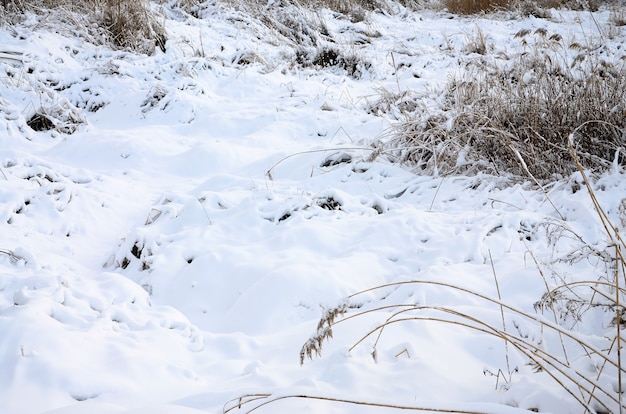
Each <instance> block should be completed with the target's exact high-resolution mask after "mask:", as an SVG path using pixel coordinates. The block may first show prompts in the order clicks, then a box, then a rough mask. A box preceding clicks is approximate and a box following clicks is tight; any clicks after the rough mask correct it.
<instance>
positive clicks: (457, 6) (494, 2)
mask: <svg viewBox="0 0 626 414" xmlns="http://www.w3.org/2000/svg"><path fill="white" fill-rule="evenodd" d="M510 3H511V2H510V1H508V0H444V4H445V7H446V8H447V9H448V11H449V12H450V13H454V14H476V13H485V12H490V11H494V10H498V9H505V8H508V7H509V5H510Z"/></svg>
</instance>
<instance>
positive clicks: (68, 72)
mask: <svg viewBox="0 0 626 414" xmlns="http://www.w3.org/2000/svg"><path fill="white" fill-rule="evenodd" d="M161 12H162V13H163V15H164V16H165V17H163V22H164V24H165V28H166V31H167V34H168V38H169V40H168V43H167V50H166V52H161V51H160V50H157V51H156V53H155V54H154V55H152V56H146V55H139V54H133V53H130V52H122V51H114V50H112V49H110V48H107V47H105V46H101V45H97V46H96V45H93V44H90V43H89V42H87V41H85V39H84V38H81V37H80V36H73V35H71V31H69V33H68V31H67V30H62V29H59V27H62V26H61V24H60V23H59V24H55V23H54V22H51V21H47V22H44V21H42V20H45V18H43V17H36V16H34V15H28V16H27V18H26V19H24V20H23V21H22V22H20V23H17V24H15V25H4V26H1V27H0V167H1V170H0V172H1V174H0V235H1V237H0V405H1V408H0V411H2V412H3V413H16V414H17V413H19V414H29V413H44V412H45V413H49V414H52V413H55V414H76V413H89V414H100V413H107V414H108V413H136V414H146V413H150V414H157V413H177V414H178V413H180V414H187V413H188V414H192V413H200V412H211V413H221V412H222V410H223V409H226V410H227V409H229V408H234V409H233V410H232V411H230V412H246V411H247V410H248V409H250V408H253V406H254V404H258V403H262V402H263V401H264V400H263V399H261V400H259V401H258V403H253V405H251V406H247V405H244V406H242V408H241V410H237V409H236V405H237V403H236V402H234V403H233V402H231V403H229V401H231V400H233V399H237V398H239V397H240V396H242V395H247V394H271V395H272V396H291V395H301V396H303V395H307V396H317V397H323V398H337V399H346V400H354V401H362V402H371V403H381V404H392V405H399V406H411V407H431V408H433V409H438V410H451V411H444V412H457V411H454V410H459V411H458V412H481V413H483V412H484V413H518V412H526V410H528V409H537V410H539V411H541V412H552V413H569V412H572V413H575V412H583V411H582V409H581V408H580V406H579V405H578V403H576V401H575V399H574V398H573V397H572V396H571V395H569V394H568V393H567V392H566V391H564V390H563V389H562V388H561V387H559V386H558V384H557V383H556V382H555V381H554V380H553V379H551V378H550V376H549V375H547V374H546V373H545V372H535V371H537V369H536V368H537V367H533V366H531V365H529V364H528V359H527V358H525V357H524V356H523V355H521V354H520V353H519V352H516V351H515V350H514V349H512V348H510V347H509V348H507V347H506V346H505V344H504V342H502V341H501V340H499V339H497V338H494V337H493V336H492V335H487V334H481V333H479V332H476V331H475V330H471V329H465V328H462V327H460V326H459V325H450V324H446V323H437V322H434V321H413V322H407V323H405V324H396V325H397V326H396V325H394V326H390V327H389V328H388V329H387V330H386V331H385V333H384V335H383V336H382V338H381V340H380V342H379V343H378V344H377V346H376V358H372V355H371V354H372V350H373V344H374V340H375V337H371V338H368V339H366V340H365V341H364V342H362V343H361V344H360V345H359V346H357V347H356V348H354V349H353V350H352V351H350V352H349V351H348V350H349V348H350V347H351V346H352V345H353V344H354V343H355V342H357V341H358V340H359V339H360V338H361V336H363V335H365V334H366V333H367V332H368V331H369V330H370V329H372V328H373V327H375V326H376V323H377V322H378V323H380V322H381V321H384V320H385V318H386V317H387V316H388V314H386V313H384V312H379V313H372V314H371V315H367V316H364V317H362V318H355V319H352V320H350V321H346V322H345V323H344V322H342V323H341V325H338V326H337V327H336V328H335V329H334V338H333V339H332V340H331V341H329V342H326V343H324V345H323V349H322V356H321V358H314V359H313V360H308V359H305V361H304V364H303V365H300V351H301V347H302V346H303V344H304V343H305V342H306V341H307V340H308V339H309V337H310V336H312V335H314V334H315V333H316V329H317V324H318V320H319V318H320V317H321V316H322V313H323V311H324V310H325V309H329V308H332V307H334V306H337V305H339V304H341V303H342V302H343V301H344V300H345V298H346V297H347V296H348V295H350V294H353V293H355V292H357V291H361V290H365V289H368V288H371V287H375V286H378V285H382V284H389V283H396V282H402V281H410V280H421V281H435V282H437V283H440V284H439V285H435V284H408V285H396V286H392V287H389V288H388V289H382V290H380V291H374V292H370V293H368V294H364V295H362V296H363V297H360V296H359V297H357V299H358V300H362V301H363V302H362V303H361V304H366V303H379V304H383V305H384V304H391V303H410V304H413V305H415V304H417V305H420V306H421V305H424V306H430V307H447V308H453V309H457V310H458V311H459V312H466V313H469V314H472V315H475V316H476V317H477V318H480V319H481V320H484V321H490V322H492V323H493V324H495V325H498V324H502V317H501V313H500V307H498V306H496V305H494V304H493V303H489V302H485V301H483V300H480V299H479V298H478V297H476V296H475V295H470V294H468V293H467V292H465V291H461V290H455V289H450V288H446V287H445V286H444V285H442V284H451V285H455V286H459V287H462V288H465V289H469V290H471V291H473V292H479V293H481V294H484V295H487V296H489V297H492V298H498V295H500V296H501V297H502V300H503V302H506V303H508V304H510V305H512V306H514V307H515V308H518V309H521V310H523V311H525V312H530V313H532V314H535V315H537V317H539V318H546V320H551V319H550V318H551V313H550V312H546V315H545V316H544V315H542V314H541V312H537V311H536V309H535V307H534V305H535V304H536V303H537V302H538V301H539V300H540V299H541V298H542V295H543V294H544V293H545V292H546V285H550V286H551V287H553V286H557V285H559V284H561V283H562V282H564V281H565V282H569V281H574V280H589V279H593V280H595V279H599V278H602V276H603V275H606V269H605V267H604V264H603V263H602V262H601V261H600V260H598V259H597V255H596V254H595V253H596V252H604V251H608V250H607V244H608V241H607V238H606V235H605V234H604V231H603V229H602V226H601V225H600V224H599V221H598V219H597V215H596V213H595V211H594V209H593V205H592V201H591V199H590V197H589V194H588V193H587V191H586V190H585V189H584V186H582V181H581V178H580V175H575V176H573V177H571V178H569V179H567V180H564V181H563V182H559V183H556V184H554V185H550V186H548V187H547V188H546V193H544V192H542V191H541V190H539V189H538V188H537V187H535V186H533V185H530V184H529V183H524V182H522V181H521V180H517V179H512V178H510V177H508V178H507V177H489V176H472V177H462V176H450V177H432V176H419V175H416V174H414V172H412V171H411V169H410V166H402V165H399V164H394V163H391V162H390V161H389V160H387V159H386V158H385V157H384V156H378V157H374V156H373V155H374V154H373V149H372V147H371V144H372V143H374V142H375V140H377V139H378V138H380V137H381V136H385V134H386V133H388V131H389V129H390V128H391V127H392V126H393V125H394V122H396V121H397V119H400V118H401V117H402V114H400V113H399V112H398V111H397V110H394V108H389V111H377V110H374V109H372V108H377V106H376V104H377V103H378V104H380V102H379V101H380V100H381V93H382V95H384V94H385V91H387V92H388V93H394V92H395V91H397V92H402V91H411V96H421V97H423V99H432V100H433V102H435V101H437V99H438V96H439V95H438V94H439V92H438V91H439V90H440V88H442V87H443V86H444V85H445V83H446V81H447V80H448V77H449V76H451V75H452V74H455V73H459V72H461V71H462V70H463V68H464V67H465V65H466V64H467V63H468V62H469V61H471V60H472V59H485V58H491V56H500V55H499V53H500V52H502V53H505V54H508V55H514V54H515V53H518V52H521V51H523V48H524V47H525V42H523V41H522V40H523V39H522V38H521V37H520V36H517V37H516V36H515V35H516V34H519V33H520V31H521V30H523V29H529V30H530V34H529V35H528V36H529V38H532V36H537V34H533V33H534V31H535V30H537V29H542V28H544V29H546V30H547V31H548V33H549V34H555V33H557V34H560V35H561V36H562V38H563V39H567V41H574V40H578V41H585V39H591V38H594V39H601V40H602V43H603V45H604V47H605V48H606V52H605V55H606V56H608V59H613V60H614V61H615V62H620V61H621V62H623V59H624V56H625V55H624V37H622V36H621V35H615V30H619V29H615V28H614V27H613V28H612V29H611V30H613V35H612V36H610V37H609V36H608V35H607V33H608V31H609V30H608V27H609V25H610V23H609V22H608V20H609V12H608V11H606V10H601V11H600V12H597V13H594V14H593V15H592V14H589V13H587V12H572V11H556V10H553V11H552V19H550V20H547V19H538V18H532V17H531V18H523V19H522V18H516V19H511V18H508V17H507V16H505V15H503V16H499V17H495V18H480V19H479V18H475V17H473V18H459V17H458V16H452V15H449V14H447V13H444V12H430V11H424V12H410V11H406V10H399V11H398V12H397V13H391V14H389V13H387V14H385V13H371V14H370V15H368V16H367V19H366V20H365V21H362V22H354V23H353V22H350V20H347V19H345V18H344V17H342V16H340V15H337V14H334V13H331V12H329V11H320V12H319V18H320V19H322V20H323V21H324V22H325V24H326V25H327V26H328V28H329V31H330V34H331V36H333V38H334V39H335V42H336V43H337V44H338V45H339V46H338V47H340V48H342V49H341V50H346V51H350V52H351V53H352V54H353V56H356V57H357V58H358V61H359V62H361V63H360V66H359V67H358V69H359V73H358V76H350V74H349V73H347V72H346V71H345V70H344V69H343V68H341V67H333V66H330V67H311V66H303V65H298V64H296V63H294V62H296V59H295V57H294V56H295V54H296V52H297V46H294V45H290V44H288V43H285V42H284V41H282V40H281V39H280V38H279V37H278V36H277V35H276V34H272V32H271V30H269V29H268V28H267V27H264V26H262V25H261V24H260V23H259V22H258V21H256V20H254V19H253V18H252V17H250V16H247V15H245V13H241V12H235V11H233V10H231V9H230V8H228V7H226V6H223V5H220V4H213V5H207V6H206V7H205V8H204V9H203V10H202V13H201V17H202V18H201V19H197V18H193V17H191V16H189V15H185V14H184V13H183V12H181V11H180V10H178V11H177V10H175V9H173V8H171V7H169V8H168V7H166V8H164V9H163V10H162V11H161ZM54 16H55V15H54V14H53V15H52V17H54ZM55 27H56V28H57V29H55ZM477 28H480V30H482V32H483V33H484V34H485V36H486V40H487V45H488V46H489V48H490V49H489V50H490V53H489V55H488V56H487V57H484V56H480V55H476V54H472V53H469V52H468V49H467V47H466V46H467V44H468V42H471V39H472V38H473V37H474V36H475V35H476V33H477V32H476V31H477ZM620 59H621V60H620ZM364 62H365V63H367V64H365V63H364ZM378 108H380V105H379V106H378ZM396 109H397V108H396ZM36 113H46V114H48V115H49V117H50V118H51V119H52V120H53V121H54V122H55V123H56V127H55V128H54V129H52V130H48V131H41V132H37V131H34V130H33V129H32V128H30V127H29V126H28V125H27V121H28V120H29V119H31V117H32V116H33V115H34V114H36ZM593 183H594V190H595V191H596V196H597V198H598V200H599V201H600V203H601V204H602V206H603V208H604V209H605V210H606V212H607V213H608V215H609V218H610V219H611V220H612V221H613V223H615V224H616V225H619V226H621V228H623V225H624V222H626V211H625V210H626V202H625V201H624V200H625V199H626V180H625V179H624V174H623V171H622V170H621V169H619V168H617V167H616V168H615V169H614V171H612V172H609V173H606V174H603V175H602V176H595V177H594V179H593ZM581 188H582V189H581ZM579 236H580V237H579ZM594 249H595V250H594ZM535 260H536V262H535ZM494 275H495V276H494ZM542 275H543V276H542ZM498 290H499V292H498ZM572 306H573V305H572ZM577 312H578V314H579V315H580V317H581V321H580V322H578V323H577V321H576V320H575V318H574V319H571V316H573V315H576V314H577ZM380 313H382V315H380ZM428 315H430V316H432V314H430V313H429V314H428ZM562 316H563V318H562V319H561V320H560V321H559V322H560V323H561V324H562V326H564V327H566V328H567V329H570V328H571V329H573V331H574V332H577V335H582V336H584V337H585V338H588V339H589V341H591V342H592V343H594V344H596V345H597V346H598V347H599V348H601V349H606V348H608V347H609V346H610V342H609V341H608V340H606V339H605V338H606V337H607V336H609V335H610V334H611V331H614V329H615V328H614V327H613V328H612V327H611V326H610V323H611V320H612V318H613V317H614V316H615V315H614V313H611V312H609V311H607V309H606V308H602V307H598V308H593V309H588V308H582V309H574V310H572V313H570V314H569V316H568V315H565V314H563V315H562ZM568 318H569V319H568ZM507 325H508V326H507V327H506V329H510V330H512V331H516V332H517V333H518V334H519V335H520V336H522V337H524V338H527V340H528V341H529V342H532V343H536V344H538V345H537V346H539V347H543V348H545V349H548V350H550V351H551V352H552V350H554V349H556V351H553V352H557V351H558V349H559V347H560V345H559V344H558V341H557V339H556V338H552V337H550V335H548V334H547V333H545V332H542V329H541V327H540V326H539V325H536V324H535V325H533V324H532V323H531V321H529V320H526V319H524V318H521V317H518V316H516V315H515V314H513V315H508V316H507ZM569 358H570V359H571V360H572V361H574V366H575V368H576V369H581V370H583V371H584V370H587V371H589V372H594V370H598V367H599V366H600V363H599V362H598V361H597V360H596V358H594V356H589V355H581V351H580V349H577V348H576V347H575V346H572V347H571V349H569ZM594 364H595V365H594ZM498 372H500V374H499V375H498ZM602 372H603V374H602V375H600V376H599V379H598V383H599V385H600V387H605V388H606V389H614V388H615V387H616V384H617V375H616V372H615V371H610V370H609V369H608V368H607V369H606V370H604V371H602ZM235 401H236V400H235ZM610 407H614V405H613V406H610ZM294 411H295V412H300V413H370V412H371V413H379V412H394V409H392V408H389V407H386V408H385V407H373V406H362V405H354V404H350V403H341V402H336V401H335V402H332V401H327V400H326V401H325V400H315V399H310V398H309V399H302V398H300V399H298V398H286V399H283V400H280V401H277V402H275V403H273V404H270V405H267V406H264V407H262V408H259V410H257V412H294Z"/></svg>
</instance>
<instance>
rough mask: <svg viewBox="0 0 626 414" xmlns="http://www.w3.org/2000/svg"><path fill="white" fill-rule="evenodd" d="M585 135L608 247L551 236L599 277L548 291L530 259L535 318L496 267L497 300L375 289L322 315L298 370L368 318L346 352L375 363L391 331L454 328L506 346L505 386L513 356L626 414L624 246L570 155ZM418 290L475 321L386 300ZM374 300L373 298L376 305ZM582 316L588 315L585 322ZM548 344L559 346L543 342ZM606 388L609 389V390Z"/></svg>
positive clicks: (594, 404) (412, 285)
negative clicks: (507, 289) (541, 289)
mask: <svg viewBox="0 0 626 414" xmlns="http://www.w3.org/2000/svg"><path fill="white" fill-rule="evenodd" d="M584 129H585V125H581V126H580V127H579V128H577V129H576V130H575V131H573V132H572V133H571V134H570V136H569V145H568V151H569V154H570V156H571V158H572V160H573V163H574V165H575V166H576V169H577V171H578V172H579V174H580V175H581V177H582V181H583V183H584V186H585V188H586V190H587V193H588V194H589V197H590V199H591V200H592V203H593V206H594V209H595V211H596V213H597V218H598V220H597V222H596V225H597V226H598V227H599V228H601V229H602V230H603V231H604V235H605V239H606V246H607V247H606V248H605V249H604V250H602V251H598V250H597V249H596V248H595V247H594V246H590V245H587V244H586V243H585V241H584V240H583V238H582V237H581V236H579V235H577V234H575V233H573V237H572V234H567V235H564V234H563V232H559V231H558V230H557V231H555V232H552V235H553V236H551V237H554V239H553V240H552V241H551V242H552V243H557V242H558V240H559V239H560V238H561V237H566V238H567V239H569V240H572V239H574V240H576V241H577V242H578V243H579V244H580V246H576V254H577V255H578V256H580V257H578V256H576V257H569V256H571V255H567V256H568V257H567V258H566V261H570V262H575V261H578V260H581V259H590V257H591V256H592V255H593V256H595V258H596V259H597V260H599V261H600V262H601V263H603V264H604V266H605V272H604V274H601V275H600V276H599V277H598V278H597V279H595V280H576V281H569V282H566V281H563V282H559V281H558V280H559V279H561V280H565V279H564V278H553V282H552V284H551V283H550V282H549V280H548V277H546V276H545V274H544V272H543V270H542V266H541V265H540V263H539V262H538V260H537V259H536V257H535V256H534V254H533V253H532V252H531V251H529V253H530V256H531V257H532V258H533V260H534V261H535V263H536V265H537V269H538V271H539V273H540V275H541V277H542V278H543V280H544V283H545V286H546V292H545V293H544V295H543V296H542V298H541V299H540V300H539V301H537V302H536V303H535V304H534V309H535V312H537V313H531V312H527V311H524V310H522V309H519V308H516V307H514V306H511V305H510V304H508V303H507V301H506V299H505V298H502V297H501V294H500V289H499V285H498V278H497V275H496V272H495V269H494V268H493V265H492V270H493V274H494V278H495V284H496V291H497V294H498V296H497V298H494V297H490V296H488V295H486V294H483V293H481V292H479V291H476V290H473V289H470V288H466V287H463V286H460V285H456V284H454V283H447V282H440V281H434V280H411V281H404V282H397V283H390V284H386V285H381V286H376V287H373V288H371V289H367V290H364V291H361V292H357V293H355V294H353V295H351V296H349V297H348V298H347V300H346V301H345V302H343V303H341V304H339V305H338V306H337V307H335V308H332V309H329V310H327V311H325V313H324V314H323V315H322V317H321V319H320V321H319V323H318V327H317V332H316V333H315V335H313V336H312V337H311V338H310V339H309V340H308V341H307V342H306V343H305V344H304V345H303V347H302V350H301V353H300V362H301V363H304V361H305V360H306V359H307V358H313V357H315V356H321V353H322V348H323V346H324V343H325V342H326V341H329V340H331V339H332V337H333V331H334V330H336V329H337V328H338V326H339V325H342V326H343V324H345V323H347V322H349V321H350V320H353V319H355V318H361V317H364V316H366V315H370V316H371V315H380V316H381V318H380V322H378V324H377V325H375V326H374V327H373V328H371V329H370V330H369V331H367V332H365V333H364V334H363V335H362V336H361V337H360V338H359V339H357V340H356V341H355V343H354V344H353V345H352V346H351V347H350V351H352V350H353V349H355V348H356V347H357V346H359V345H362V344H364V343H365V342H366V341H367V343H368V346H371V347H372V348H373V351H372V357H373V358H374V359H376V357H377V346H378V344H379V342H380V341H381V339H382V337H383V335H384V332H385V331H386V330H387V329H390V328H391V327H392V326H393V325H395V324H407V323H438V324H445V325H452V326H454V327H456V328H464V329H468V330H470V331H473V332H475V333H477V334H481V335H488V336H492V337H495V338H498V339H500V340H502V341H503V342H504V344H505V346H506V362H507V368H506V369H507V372H506V373H498V375H497V376H498V379H500V375H501V374H504V381H505V382H507V383H508V382H509V381H510V378H511V375H512V372H514V370H513V369H512V368H511V366H510V365H509V352H515V353H517V354H518V355H519V356H522V357H523V358H525V359H526V360H527V361H528V364H529V365H530V366H531V367H533V369H534V371H535V372H537V373H543V374H545V375H548V376H549V377H550V378H551V379H552V380H554V381H555V382H556V383H557V384H558V385H559V386H560V387H562V389H563V390H565V391H566V392H567V393H568V394H569V395H570V397H571V398H572V399H573V400H574V401H576V402H577V403H578V404H579V405H580V406H581V408H582V409H584V410H585V412H590V413H615V412H623V411H624V410H626V405H625V403H624V401H623V397H622V394H623V390H624V387H623V384H622V375H623V374H626V369H625V367H624V365H623V363H622V356H621V348H622V346H623V344H622V342H623V338H622V330H623V328H624V327H625V326H626V314H625V313H624V303H625V302H624V300H625V299H626V288H625V287H626V258H625V256H624V253H623V252H624V249H626V243H625V241H624V239H623V238H622V236H621V234H620V232H619V228H618V227H617V226H616V225H614V224H613V223H612V222H611V221H610V220H609V218H608V214H607V213H606V211H605V210H604V209H603V208H602V206H601V205H600V203H599V202H598V199H597V197H596V195H595V193H594V190H593V186H592V185H591V183H590V180H589V178H588V177H587V174H586V171H587V170H588V169H587V168H586V167H585V166H583V164H582V161H581V159H580V157H579V154H578V152H577V151H576V150H575V136H576V134H577V133H578V132H579V131H580V130H584ZM623 204H624V203H623ZM625 210H626V208H625ZM568 232H570V233H571V230H569V229H568ZM557 260H559V261H561V260H562V259H561V258H558V259H557ZM420 286H428V287H430V288H436V289H440V290H442V291H448V292H450V294H454V293H455V292H457V293H458V292H460V293H461V294H463V295H464V296H465V297H471V298H473V299H474V300H476V301H477V302H482V303H484V305H481V306H479V307H476V309H477V310H480V313H473V312H472V311H471V310H468V308H467V307H456V306H448V305H446V306H442V305H436V304H430V305H422V304H415V303H414V302H412V303H409V302H407V303H396V302H393V300H391V299H389V298H390V297H398V295H400V296H402V294H398V290H399V289H401V288H402V289H410V290H411V291H416V290H419V289H420ZM391 291H393V292H395V296H394V295H390V292H391ZM372 296H374V299H373V300H372ZM407 297H412V295H411V294H409V292H407ZM489 308H493V310H494V311H497V312H498V313H499V314H500V315H501V317H500V321H499V322H498V321H497V318H494V319H493V320H486V319H485V318H484V315H485V313H484V310H485V309H489ZM470 309H471V308H470ZM546 312H547V313H548V315H551V316H552V321H550V320H549V319H548V318H545V317H544V316H543V314H544V313H546ZM594 312H595V314H594ZM598 312H599V313H598ZM607 312H608V313H609V314H610V313H613V314H614V316H613V318H612V321H611V323H610V324H608V325H603V327H599V326H597V324H598V320H599V319H598V316H599V315H606V313H607ZM538 313H539V314H538ZM586 313H592V314H593V315H591V316H589V317H588V318H586V319H585V314H586ZM494 314H495V312H494ZM507 320H512V321H515V325H516V327H517V326H519V325H520V323H522V324H526V325H527V326H530V327H534V329H533V331H534V332H538V333H540V336H539V337H538V338H533V339H531V338H530V337H529V336H528V335H527V334H524V333H523V332H522V331H520V330H519V329H517V332H513V331H512V330H509V329H507V324H506V321H507ZM569 321H575V323H574V324H569ZM582 323H591V324H592V325H594V326H595V328H596V329H598V328H599V329H601V330H603V332H602V333H600V334H599V335H598V336H597V337H595V338H594V337H593V336H589V335H579V334H578V332H577V331H576V326H577V325H578V324H582ZM548 337H552V338H557V339H558V340H557V341H547V340H544V338H548ZM416 339H418V338H416ZM584 361H587V365H586V366H587V367H593V369H585V368H583V369H581V366H583V367H584V366H585V363H584ZM581 364H582V365H581ZM607 382H608V383H610V384H612V385H611V386H607V385H606V384H607Z"/></svg>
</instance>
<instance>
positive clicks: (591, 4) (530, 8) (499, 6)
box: [443, 0, 600, 18]
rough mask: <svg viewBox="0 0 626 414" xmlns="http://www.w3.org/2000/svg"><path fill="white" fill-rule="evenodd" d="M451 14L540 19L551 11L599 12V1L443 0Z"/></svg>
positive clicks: (547, 15)
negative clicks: (509, 12)
mask: <svg viewBox="0 0 626 414" xmlns="http://www.w3.org/2000/svg"><path fill="white" fill-rule="evenodd" d="M443 4H444V6H445V7H446V8H447V9H448V11H449V12H450V13H455V14H466V15H467V14H478V13H489V12H493V11H496V10H516V11H519V12H521V13H522V14H523V15H532V16H536V17H540V18H546V17H549V16H550V13H549V9H552V8H554V9H559V8H561V9H569V10H586V11H597V10H598V8H599V6H600V1H599V0H538V1H535V0H514V1H510V0H443Z"/></svg>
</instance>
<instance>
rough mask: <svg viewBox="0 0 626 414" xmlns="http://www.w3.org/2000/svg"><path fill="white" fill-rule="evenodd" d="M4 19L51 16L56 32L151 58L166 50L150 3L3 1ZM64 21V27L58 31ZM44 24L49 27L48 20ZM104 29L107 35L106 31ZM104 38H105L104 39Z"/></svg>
mask: <svg viewBox="0 0 626 414" xmlns="http://www.w3.org/2000/svg"><path fill="white" fill-rule="evenodd" d="M2 1H4V2H5V3H4V6H3V7H0V11H2V10H4V17H5V19H7V20H9V21H10V20H15V19H19V16H21V15H23V14H24V13H25V12H32V13H38V14H43V15H48V16H52V18H51V19H50V22H49V24H54V25H55V27H54V29H55V30H67V31H68V34H69V35H73V36H79V37H83V38H85V39H86V40H88V41H90V42H93V43H96V44H100V43H107V44H109V45H111V46H114V47H117V48H121V49H127V50H132V51H135V52H139V53H147V54H151V53H153V52H154V50H155V48H156V47H158V48H160V49H161V50H165V42H166V40H167V38H166V34H165V29H164V28H163V25H162V24H161V23H160V22H159V19H158V18H157V16H156V15H155V13H154V12H153V11H152V10H151V8H150V4H149V2H148V0H79V1H73V0H60V1H51V0H33V1H22V0H2ZM59 20H61V21H62V22H63V23H64V26H65V27H59V24H58V21H59ZM42 24H44V25H45V24H46V22H45V20H44V21H42ZM102 29H104V32H103V30H102ZM102 34H104V36H102Z"/></svg>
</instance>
